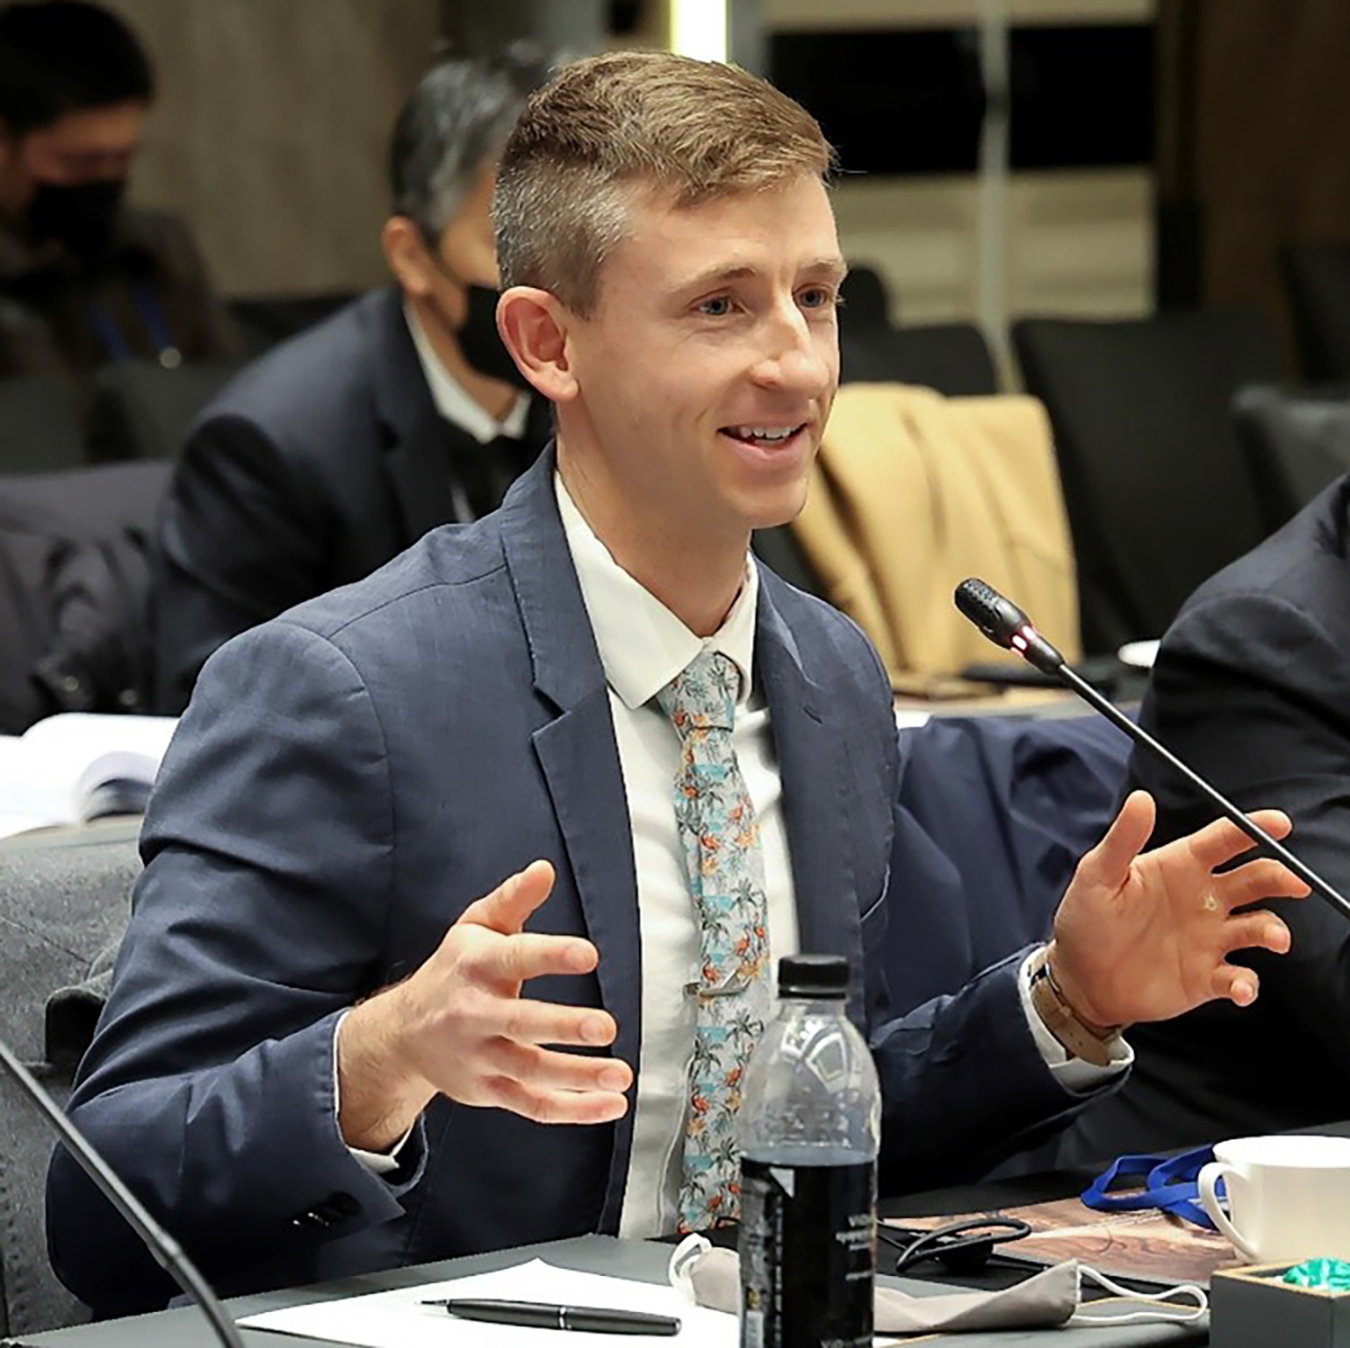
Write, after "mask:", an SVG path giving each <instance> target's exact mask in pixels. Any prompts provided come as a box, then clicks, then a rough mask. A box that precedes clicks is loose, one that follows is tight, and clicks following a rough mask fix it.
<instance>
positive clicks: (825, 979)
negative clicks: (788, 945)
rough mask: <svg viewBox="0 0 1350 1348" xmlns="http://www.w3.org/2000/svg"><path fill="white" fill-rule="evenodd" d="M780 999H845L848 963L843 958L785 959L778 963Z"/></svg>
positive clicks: (841, 956)
mask: <svg viewBox="0 0 1350 1348" xmlns="http://www.w3.org/2000/svg"><path fill="white" fill-rule="evenodd" d="M778 995H779V996H780V997H819V998H825V999H829V1000H836V1001H842V1000H843V999H844V998H845V997H847V996H848V960H847V959H845V958H844V956H843V955H784V956H783V958H782V959H780V960H779V961H778Z"/></svg>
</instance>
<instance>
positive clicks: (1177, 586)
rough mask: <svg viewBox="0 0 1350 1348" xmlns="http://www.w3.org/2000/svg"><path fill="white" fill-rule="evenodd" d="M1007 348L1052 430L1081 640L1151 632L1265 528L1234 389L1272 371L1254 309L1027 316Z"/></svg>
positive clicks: (1267, 339)
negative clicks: (1127, 316)
mask: <svg viewBox="0 0 1350 1348" xmlns="http://www.w3.org/2000/svg"><path fill="white" fill-rule="evenodd" d="M1012 335H1013V344H1014V346H1015V348H1016V351H1017V357H1018V361H1019V362H1020V364H1021V368H1022V375H1023V379H1024V381H1025V384H1026V388H1027V391H1028V392H1029V393H1032V394H1035V395H1036V396H1037V397H1038V398H1040V399H1041V401H1042V402H1043V403H1044V404H1045V406H1046V409H1047V411H1048V412H1049V414H1050V420H1051V424H1052V426H1053V429H1054V435H1055V452H1056V456H1057V459H1058V462H1059V467H1060V475H1061V477H1062V479H1063V484H1064V501H1065V505H1066V507H1067V509H1068V513H1069V523H1070V527H1071V528H1072V531H1073V539H1074V552H1075V556H1076V564H1077V568H1078V588H1079V601H1080V607H1081V610H1082V619H1083V624H1082V625H1083V643H1084V647H1085V649H1086V651H1087V653H1089V654H1105V653H1109V652H1112V651H1114V650H1116V649H1117V648H1118V647H1119V646H1121V645H1122V644H1124V643H1125V642H1127V641H1134V640H1139V639H1143V638H1149V637H1158V636H1161V635H1162V633H1163V632H1164V631H1165V630H1166V628H1167V625H1168V624H1169V623H1170V622H1171V620H1172V618H1173V617H1174V616H1175V615H1176V612H1177V610H1178V609H1179V608H1180V607H1181V604H1182V602H1183V601H1184V600H1185V599H1186V597H1187V596H1188V595H1189V594H1190V593H1191V591H1192V590H1194V589H1195V588H1196V586H1197V585H1199V584H1200V582H1201V581H1203V580H1205V579H1207V578H1208V577H1209V576H1211V575H1213V574H1214V573H1215V572H1216V571H1218V570H1219V569H1220V568H1221V567H1223V566H1225V565H1226V564H1227V563H1228V562H1230V561H1232V560H1233V559H1234V558H1235V557H1238V556H1240V555H1241V554H1242V553H1244V552H1246V551H1248V549H1250V548H1252V547H1254V546H1255V545H1256V544H1257V543H1258V542H1260V540H1261V539H1262V538H1263V537H1264V536H1265V534H1266V517H1265V512H1264V510H1263V509H1262V506H1261V502H1260V500H1259V497H1258V491H1257V487H1256V483H1255V482H1254V481H1253V479H1252V477H1251V476H1250V474H1249V472H1248V471H1247V467H1246V461H1245V458H1244V456H1243V454H1242V450H1241V446H1240V444H1239V442H1238V438H1237V431H1236V429H1235V427H1234V426H1233V421H1232V414H1231V410H1230V409H1231V406H1232V400H1233V395H1234V394H1235V393H1236V391H1237V390H1238V389H1239V388H1241V387H1242V386H1243V385H1244V384H1251V383H1261V382H1273V381H1275V380H1278V379H1279V378H1280V374H1281V371H1280V360H1279V353H1278V349H1277V346H1276V343H1275V337H1274V334H1273V333H1272V332H1271V330H1270V328H1269V326H1268V324H1267V323H1266V321H1265V319H1264V317H1263V316H1262V315H1261V314H1260V313H1259V312H1257V311H1255V310H1250V311H1249V310H1241V309H1232V310H1202V311H1195V312H1188V313H1169V314H1162V315H1159V316H1157V317H1155V318H1149V319H1139V320H1132V321H1122V322H1091V321H1085V320H1064V319H1025V320H1023V321H1021V322H1019V323H1016V324H1014V326H1013V330H1012Z"/></svg>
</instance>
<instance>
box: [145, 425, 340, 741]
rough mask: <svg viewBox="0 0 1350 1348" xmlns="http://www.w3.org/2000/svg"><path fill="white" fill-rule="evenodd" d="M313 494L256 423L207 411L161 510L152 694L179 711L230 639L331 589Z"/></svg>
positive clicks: (160, 704) (169, 710)
mask: <svg viewBox="0 0 1350 1348" xmlns="http://www.w3.org/2000/svg"><path fill="white" fill-rule="evenodd" d="M317 509H318V508H317V505H316V496H315V493H314V492H313V490H312V489H311V486H310V484H307V483H305V482H303V481H301V480H300V479H299V476H298V470H297V468H296V467H295V465H294V462H293V460H292V458H291V457H290V456H288V455H287V454H286V453H285V451H284V448H283V447H282V446H279V445H277V444H276V443H275V441H274V440H273V439H272V438H271V437H270V435H269V434H268V432H267V431H265V430H264V429H263V428H262V427H260V426H258V425H257V424H256V423H255V422H252V421H249V420H246V419H244V418H242V417H237V416H232V415H228V414H216V415H208V416H207V417H206V418H205V419H204V420H203V421H201V422H200V423H199V424H198V425H197V427H196V428H195V429H194V430H193V432H192V434H191V436H190V437H189V439H188V443H187V445H186V447H185V449H184V451H183V457H182V459H181V461H180V462H179V464H178V467H177V469H176V471H175V473H174V478H173V481H172V483H171V485H170V488H169V493H168V498H167V500H166V501H165V505H164V510H163V514H162V515H161V518H160V526H159V542H158V547H157V550H156V554H155V567H154V589H153V597H152V603H153V607H154V624H153V627H154V634H155V701H156V705H157V708H158V710H159V711H160V712H162V713H166V714H169V715H176V714H178V713H179V712H181V711H182V709H183V708H184V707H185V706H186V705H187V701H188V698H189V697H190V696H191V694H192V688H193V685H194V684H195V683H196V680H197V675H198V674H199V673H200V671H201V668H202V665H203V664H204V663H205V662H206V659H207V657H208V656H209V655H210V654H211V653H212V652H213V651H214V650H215V649H216V648H217V647H218V646H221V645H222V644H223V643H224V642H226V641H227V640H229V638H230V637H232V636H235V635H237V634H238V633H240V632H243V631H246V630H247V629H248V628H250V627H254V626H256V625H257V624H258V623H260V622H264V621H266V619H268V618H273V617H275V616H276V615H277V614H278V613H281V612H282V611H283V610H285V609H287V608H289V607H290V606H291V605H292V604H296V603H299V602H300V601H301V600H304V599H309V598H312V597H313V596H314V595H315V594H317V593H319V592H320V590H321V589H323V588H324V587H323V586H322V585H321V584H320V583H319V581H318V576H319V575H320V574H321V571H322V555H323V531H322V525H321V522H320V520H319V519H318V518H317Z"/></svg>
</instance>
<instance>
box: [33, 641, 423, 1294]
mask: <svg viewBox="0 0 1350 1348" xmlns="http://www.w3.org/2000/svg"><path fill="white" fill-rule="evenodd" d="M393 834H394V820H393V815H392V803H391V792H390V783H389V767H388V763H387V761H386V755H385V744H384V738H383V735H382V732H381V729H380V726H379V723H378V720H377V718H376V715H375V713H374V711H373V709H372V706H371V703H370V700H369V697H368V694H367V691H366V689H365V686H364V684H363V682H362V680H361V679H360V677H359V675H358V674H357V673H356V671H355V670H354V668H353V667H352V666H351V665H350V663H349V662H348V661H347V659H346V657H345V655H343V654H342V653H341V652H340V651H339V650H338V649H337V648H336V647H335V646H333V645H331V644H330V643H329V642H327V641H326V640H324V639H323V638H321V637H319V636H316V635H314V634H313V633H311V632H310V631H308V630H305V629H303V628H300V627H298V626H293V625H291V624H288V623H274V624H269V625H268V626H267V627H265V628H262V629H259V630H258V631H256V632H252V633H249V634H247V635H245V636H244V637H241V638H240V640H239V641H238V642H236V643H234V644H233V645H232V646H231V647H229V648H228V649H227V650H225V651H222V652H221V653H220V655H219V656H217V657H216V658H215V659H213V660H212V661H211V662H210V663H209V664H208V666H207V668H206V670H205V671H204V672H203V676H202V685H201V693H200V696H199V697H198V698H197V699H195V700H194V702H193V705H192V708H191V710H190V711H189V712H188V714H187V715H186V716H185V717H184V719H183V721H182V723H181V725H180V728H179V730H178V733H177V735H176V736H175V738H174V742H173V744H172V745H171V747H170V749H169V753H168V755H167V756H166V759H165V762H164V766H163V769H162V772H161V776H160V780H159V783H158V785H157V786H156V790H155V794H154V799H153V801H152V804H151V808H150V811H149V814H148V816H147V820H146V826H145V832H144V835H143V850H144V852H145V855H146V861H147V864H146V869H145V873H144V875H143V877H142V879H141V882H140V884H139V886H138V888H137V892H136V896H135V903H134V912H133V916H132V921H131V925H130V928H129V930H128V933H127V937H126V940H125V943H124V945H123V947H122V951H121V954H120V957H119V960H118V964H117V969H116V974H115V977H114V982H113V988H112V993H111V996H110V999H109V1001H108V1005H107V1008H106V1010H105V1012H104V1014H103V1017H102V1019H101V1021H100V1023H99V1027H98V1031H97V1033H96V1035H95V1038H94V1041H93V1044H92V1045H91V1047H90V1049H89V1051H88V1053H87V1055H86V1056H85V1058H84V1060H83V1062H82V1064H81V1069H80V1074H79V1079H78V1081H77V1085H76V1090H75V1093H74V1095H73V1097H72V1100H71V1117H72V1118H73V1119H74V1121H75V1122H76V1123H77V1124H78V1125H79V1126H80V1127H81V1128H83V1129H84V1130H85V1132H86V1133H87V1134H88V1136H89V1137H90V1138H91V1140H92V1141H93V1143H94V1145H95V1146H96V1147H98V1148H99V1149H100V1150H101V1151H102V1152H103V1154H104V1155H105V1156H106V1157H107V1158H108V1160H109V1162H110V1163H111V1164H112V1166H113V1168H114V1170H116V1171H117V1172H118V1173H119V1174H120V1175H121V1176H122V1178H123V1179H124V1180H125V1181H126V1183H127V1184H128V1185H129V1187H130V1188H131V1189H132V1190H133V1191H134V1192H135V1193H136V1195H137V1196H138V1197H139V1198H140V1199H141V1200H142V1201H143V1202H144V1203H145V1205H146V1206H147V1207H148V1208H149V1209H150V1211H151V1212H152V1213H153V1214H154V1215H155V1216H156V1218H157V1219H158V1220H159V1221H160V1222H162V1223H163V1225H164V1226H165V1227H166V1229H168V1230H169V1231H171V1232H172V1233H173V1234H174V1235H175V1237H176V1238H177V1239H178V1240H179V1242H180V1243H181V1244H182V1245H183V1247H184V1248H185V1249H186V1250H187V1251H188V1253H189V1254H190V1255H191V1257H192V1258H193V1259H195V1260H196V1261H197V1262H198V1263H199V1265H200V1266H201V1267H202V1269H203V1271H204V1272H205V1274H206V1275H207V1277H208V1278H209V1279H211V1280H213V1281H215V1282H217V1283H218V1284H220V1285H222V1286H224V1287H226V1288H228V1287H229V1285H230V1282H231V1279H232V1278H237V1277H238V1276H240V1275H241V1274H242V1273H243V1272H244V1271H245V1270H247V1269H250V1268H253V1269H256V1268H259V1267H264V1266H266V1265H268V1264H269V1263H270V1262H272V1261H278V1262H279V1265H280V1266H281V1267H287V1266H289V1267H292V1268H294V1267H297V1266H299V1267H303V1266H304V1263H305V1255H306V1251H307V1250H309V1249H310V1248H311V1247H312V1246H313V1245H314V1243H317V1242H323V1241H327V1240H331V1239H333V1238H335V1237H339V1236H348V1235H351V1234H352V1233H353V1232H356V1231H360V1230H362V1229H363V1228H367V1227H370V1226H372V1225H374V1224H377V1223H382V1222H387V1221H390V1220H392V1219H394V1218H396V1217H399V1216H401V1215H402V1214H403V1208H402V1207H401V1205H400V1204H399V1202H398V1197H399V1194H400V1193H401V1192H403V1191H405V1189H406V1184H405V1185H404V1186H403V1188H400V1186H399V1185H397V1184H394V1185H391V1184H389V1183H387V1182H386V1181H385V1180H383V1179H379V1178H376V1177H375V1176H373V1175H372V1174H371V1173H370V1172H369V1171H368V1170H367V1169H366V1168H365V1167H364V1166H363V1165H362V1164H361V1163H360V1162H359V1161H357V1160H356V1159H355V1158H354V1157H353V1156H352V1155H351V1154H350V1152H349V1151H348V1149H347V1147H346V1146H345V1144H344V1142H343V1139H342V1137H341V1134H340V1132H339V1130H338V1126H337V1121H336V1113H335V1109H334V1089H335V1087H334V1062H333V1040H334V1032H335V1027H336V1023H337V1019H338V1017H339V1016H340V1015H341V1014H342V1012H343V1011H344V1010H345V1009H346V1008H347V1007H350V1006H351V1005H352V1004H353V1003H354V1002H355V1001H356V1000H358V999H359V998H360V997H362V996H363V995H367V994H369V993H370V992H371V991H373V990H375V989H376V988H378V987H379V986H382V985H383V984H385V983H386V982H388V981H392V978H393V977H394V976H396V974H395V973H394V971H393V969H392V967H391V965H390V961H389V959H388V956H387V952H386V950H385V931H386V924H387V920H388V911H389V908H390V905H391V902H392V893H393V884H394V880H393V851H394V836H393ZM409 1145H410V1147H411V1148H412V1153H413V1159H412V1160H411V1161H410V1162H409V1161H405V1165H410V1166H411V1168H412V1169H413V1170H414V1172H415V1171H416V1169H417V1166H418V1164H419V1159H418V1158H420V1156H421V1154H422V1148H423V1145H424V1144H422V1142H421V1139H420V1137H418V1138H415V1139H414V1142H413V1143H410V1144H409ZM416 1178H417V1175H416V1173H413V1174H412V1175H411V1176H410V1177H409V1178H408V1180H407V1184H411V1183H412V1182H414V1181H415V1180H416ZM335 1199H336V1206H335ZM316 1212H317V1213H319V1214H320V1218H314V1217H313V1214H315V1213H316ZM324 1214H327V1216H326V1217H325V1215H324ZM329 1218H331V1220H329ZM48 1230H49V1240H50V1245H51V1252H52V1259H53V1264H54V1266H55V1267H56V1269H57V1271H58V1273H59V1274H60V1276H61V1278H62V1279H63V1281H65V1282H66V1283H67V1284H68V1285H69V1286H70V1287H71V1289H72V1290H74V1291H75V1292H76V1294H77V1295H78V1296H80V1297H81V1298H82V1299H83V1300H85V1301H87V1302H88V1303H90V1304H91V1305H92V1306H94V1307H95V1308H96V1309H97V1310H99V1311H100V1312H102V1313H107V1312H113V1313H121V1312H125V1311H128V1310H132V1309H137V1310H144V1309H147V1308H150V1307H152V1306H154V1305H155V1304H156V1303H158V1304H163V1302H164V1300H165V1299H166V1298H167V1296H168V1295H170V1294H171V1292H172V1290H173V1289H172V1286H171V1285H170V1284H169V1283H168V1282H167V1280H166V1278H165V1275H164V1274H162V1273H161V1272H160V1271H159V1270H158V1268H157V1267H156V1266H155V1265H154V1264H153V1263H152V1262H151V1260H150V1257H149V1256H148V1255H147V1254H146V1253H145V1252H144V1251H143V1250H142V1249H141V1247H140V1245H139V1243H138V1242H137V1241H136V1240H134V1239H133V1238H131V1236H130V1234H129V1233H128V1232H127V1230H126V1229H125V1226H124V1225H123V1223H122V1221H121V1219H120V1218H119V1217H118V1216H117V1215H116V1214H115V1213H114V1211H113V1209H112V1208H111V1207H110V1206H109V1205H108V1204H107V1203H106V1201H105V1200H104V1199H103V1198H102V1197H101V1196H100V1195H99V1194H98V1193H97V1191H96V1190H94V1189H93V1187H92V1186H91V1185H90V1184H89V1182H88V1181H87V1180H86V1179H85V1178H84V1176H83V1174H82V1172H80V1171H79V1170H78V1168H77V1167H76V1165H75V1163H74V1162H73V1161H72V1160H71V1158H70V1157H69V1156H68V1155H67V1154H66V1153H65V1152H64V1151H63V1150H60V1149H58V1151H57V1152H56V1154H55V1156H54V1158H53V1162H52V1167H51V1171H50V1174H49V1178H48Z"/></svg>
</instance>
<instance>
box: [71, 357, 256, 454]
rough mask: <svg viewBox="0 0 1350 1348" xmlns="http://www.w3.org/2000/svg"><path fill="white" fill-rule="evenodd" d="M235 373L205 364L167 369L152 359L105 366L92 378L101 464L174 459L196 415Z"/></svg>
mask: <svg viewBox="0 0 1350 1348" xmlns="http://www.w3.org/2000/svg"><path fill="white" fill-rule="evenodd" d="M237 368H238V367H237V366H235V365H231V364H227V363H225V362H215V361H209V362H202V363H199V364H192V365H180V366H179V367H178V368H177V369H172V370H166V369H164V367H163V366H161V365H160V364H159V362H158V361H153V360H124V361H118V362H117V363H116V364H113V365H108V366H106V367H105V368H104V369H102V370H100V371H99V372H98V374H97V375H96V376H95V379H94V385H95V389H96V398H95V404H94V429H93V446H94V453H95V455H96V457H97V458H99V459H101V460H105V461H120V460H124V459H172V458H176V457H177V456H178V452H179V450H181V449H182V447H183V442H184V440H185V439H186V438H187V433H188V431H189V430H190V429H191V427H192V423H193V422H194V421H195V420H196V418H197V413H198V412H200V411H201V410H202V408H203V407H205V406H206V404H207V403H208V402H210V401H211V399H212V398H214V397H215V396H216V394H217V393H219V392H220V390H221V389H222V388H223V387H224V386H225V384H226V383H228V382H229V380H230V379H231V378H232V377H233V375H234V373H235V371H236V369H237Z"/></svg>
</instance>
